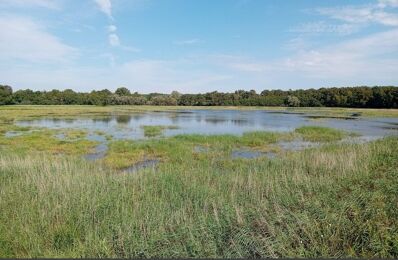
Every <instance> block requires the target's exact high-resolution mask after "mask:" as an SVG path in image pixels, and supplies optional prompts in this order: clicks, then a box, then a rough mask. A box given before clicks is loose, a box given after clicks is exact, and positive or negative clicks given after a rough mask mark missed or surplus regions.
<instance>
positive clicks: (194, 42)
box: [174, 38, 202, 45]
mask: <svg viewBox="0 0 398 260" xmlns="http://www.w3.org/2000/svg"><path fill="white" fill-rule="evenodd" d="M200 42H202V41H201V40H200V39H196V38H195V39H187V40H179V41H175V42H174V44H175V45H192V44H197V43H200Z"/></svg>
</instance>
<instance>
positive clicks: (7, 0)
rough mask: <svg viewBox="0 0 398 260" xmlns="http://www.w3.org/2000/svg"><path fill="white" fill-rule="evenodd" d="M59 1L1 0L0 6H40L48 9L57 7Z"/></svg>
mask: <svg viewBox="0 0 398 260" xmlns="http://www.w3.org/2000/svg"><path fill="white" fill-rule="evenodd" d="M59 4H60V1H56V0H1V1H0V7H18V8H27V7H41V8H48V9H59Z"/></svg>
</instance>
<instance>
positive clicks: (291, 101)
mask: <svg viewBox="0 0 398 260" xmlns="http://www.w3.org/2000/svg"><path fill="white" fill-rule="evenodd" d="M285 105H287V106H289V107H298V106H300V99H299V98H298V97H296V96H287V98H286V101H285Z"/></svg>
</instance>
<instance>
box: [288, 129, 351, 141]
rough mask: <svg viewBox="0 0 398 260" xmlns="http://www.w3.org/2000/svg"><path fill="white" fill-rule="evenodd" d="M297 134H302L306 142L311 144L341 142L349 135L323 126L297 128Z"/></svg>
mask: <svg viewBox="0 0 398 260" xmlns="http://www.w3.org/2000/svg"><path fill="white" fill-rule="evenodd" d="M295 132H296V133H298V134H300V135H301V137H302V138H303V140H304V141H311V142H332V141H339V140H341V139H343V138H344V137H346V136H348V135H349V134H348V133H347V132H345V131H341V130H338V129H334V128H329V127H321V126H302V127H299V128H296V130H295Z"/></svg>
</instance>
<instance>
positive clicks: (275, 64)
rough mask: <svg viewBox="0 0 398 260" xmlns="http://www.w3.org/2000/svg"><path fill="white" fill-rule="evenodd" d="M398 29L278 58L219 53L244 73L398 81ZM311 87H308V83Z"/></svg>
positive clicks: (226, 63) (223, 63)
mask: <svg viewBox="0 0 398 260" xmlns="http://www.w3.org/2000/svg"><path fill="white" fill-rule="evenodd" d="M397 52H398V30H397V29H395V30H390V31H387V32H381V33H375V34H372V35H369V36H366V37H361V38H357V39H353V40H348V41H343V42H341V43H338V44H331V45H329V46H326V47H321V48H312V49H310V50H308V51H297V52H296V54H294V55H292V56H290V57H285V58H279V59H275V60H256V59H250V58H248V57H241V56H218V57H215V58H216V62H218V64H219V65H221V66H224V67H227V68H230V69H232V70H235V71H237V72H240V73H248V74H249V75H258V76H263V77H268V78H274V79H277V80H279V81H281V82H282V81H285V82H286V79H290V86H294V85H295V83H294V82H293V81H294V80H299V79H300V81H301V82H304V81H305V79H311V80H315V81H316V82H318V83H317V84H318V86H316V85H315V87H319V86H320V85H319V82H320V81H322V80H324V81H325V82H327V83H333V82H345V83H343V84H346V85H349V84H359V83H360V82H363V83H364V84H372V83H374V84H394V83H395V84H396V83H397V82H398V81H397V79H396V78H395V76H394V75H397V74H398V60H397V59H395V58H394V56H393V55H394V54H395V53H397ZM307 87H308V86H307Z"/></svg>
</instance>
